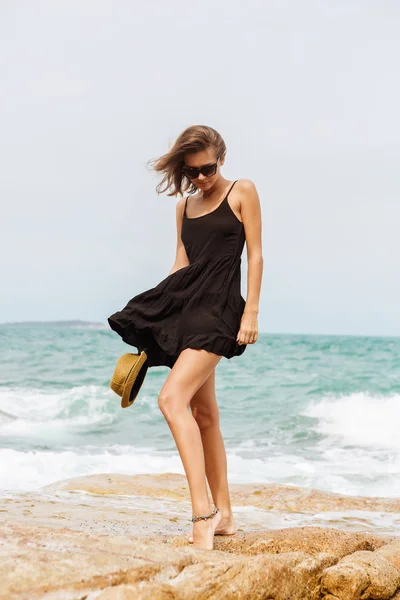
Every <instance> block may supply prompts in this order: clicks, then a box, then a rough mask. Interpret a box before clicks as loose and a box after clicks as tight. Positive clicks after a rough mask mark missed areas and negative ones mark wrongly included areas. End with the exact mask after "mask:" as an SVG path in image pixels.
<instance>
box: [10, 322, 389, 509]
mask: <svg viewBox="0 0 400 600" xmlns="http://www.w3.org/2000/svg"><path fill="white" fill-rule="evenodd" d="M125 352H136V348H134V347H132V346H128V345H126V344H125V343H124V342H122V340H121V339H120V337H119V336H118V335H117V334H116V333H115V332H113V331H111V330H110V329H109V328H108V326H107V325H106V324H90V323H89V324H87V323H86V324H80V323H76V324H73V325H71V324H69V325H66V324H62V323H61V324H60V323H55V324H49V323H42V324H35V323H30V324H5V325H1V326H0V495H1V494H3V495H5V494H8V493H10V492H21V491H28V490H39V489H40V488H41V487H42V486H45V485H47V484H51V483H54V482H57V481H62V480H65V479H68V478H72V477H77V476H82V475H90V474H94V473H121V474H138V473H166V472H169V473H181V474H184V470H183V467H182V463H181V460H180V457H179V454H178V451H177V448H176V446H175V442H174V439H173V437H172V434H171V431H170V429H169V427H168V424H167V422H166V420H165V418H164V416H163V414H162V413H161V411H160V409H159V407H158V394H159V391H160V389H161V387H162V385H163V383H164V381H165V379H166V378H167V376H168V374H169V373H170V369H169V368H168V367H153V368H150V369H149V370H148V372H147V375H146V379H145V381H144V383H143V386H142V388H141V390H140V393H139V395H138V397H137V399H136V400H135V402H134V403H133V404H132V405H131V406H130V407H129V408H126V409H123V408H121V405H120V398H119V396H117V395H116V394H115V393H114V392H113V391H112V390H111V389H110V387H109V382H110V378H111V376H112V373H113V370H114V367H115V362H116V360H117V358H118V357H119V356H120V355H121V354H123V353H125ZM216 392H217V401H218V405H219V409H220V419H221V430H222V434H223V437H224V440H225V447H226V452H227V459H228V479H229V481H230V482H231V483H279V484H289V485H296V486H301V487H306V488H313V489H318V490H323V491H328V492H337V493H340V494H347V495H361V496H381V497H399V496H400V426H399V423H400V338H398V337H396V338H389V337H364V336H362V337H356V336H339V335H335V336H332V335H300V334H292V335H288V334H285V335H283V334H282V335H280V334H269V333H260V334H259V339H258V341H257V343H255V344H252V345H248V346H247V348H246V351H245V352H244V353H243V354H242V355H241V356H238V357H233V358H231V359H226V358H222V359H221V361H220V362H219V363H218V365H217V368H216Z"/></svg>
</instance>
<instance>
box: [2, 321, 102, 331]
mask: <svg viewBox="0 0 400 600" xmlns="http://www.w3.org/2000/svg"><path fill="white" fill-rule="evenodd" d="M5 325H13V326H26V325H29V326H31V327H42V326H43V325H49V326H54V327H85V328H95V329H99V328H100V329H101V328H104V329H106V328H107V324H106V323H99V322H96V321H80V320H78V319H77V320H70V321H68V320H67V321H8V322H6V323H0V326H5Z"/></svg>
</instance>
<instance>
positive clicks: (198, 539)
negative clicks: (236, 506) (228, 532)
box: [192, 511, 221, 550]
mask: <svg viewBox="0 0 400 600" xmlns="http://www.w3.org/2000/svg"><path fill="white" fill-rule="evenodd" d="M220 521H221V512H220V511H218V512H217V513H215V515H214V516H213V517H211V518H210V519H207V520H201V521H195V522H194V523H193V541H192V543H193V546H194V547H195V548H202V549H203V550H212V549H213V547H214V533H215V530H216V528H217V527H218V525H219V523H220Z"/></svg>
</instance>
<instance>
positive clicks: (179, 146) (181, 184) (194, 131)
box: [148, 125, 226, 196]
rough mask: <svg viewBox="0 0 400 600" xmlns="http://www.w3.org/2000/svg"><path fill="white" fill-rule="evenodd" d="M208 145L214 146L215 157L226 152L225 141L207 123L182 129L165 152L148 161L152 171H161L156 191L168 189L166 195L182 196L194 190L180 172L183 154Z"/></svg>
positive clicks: (219, 156)
mask: <svg viewBox="0 0 400 600" xmlns="http://www.w3.org/2000/svg"><path fill="white" fill-rule="evenodd" d="M209 147H212V148H214V150H215V152H216V158H217V159H219V158H222V156H223V155H224V154H225V153H226V146H225V142H224V140H223V139H222V137H221V135H220V134H219V133H218V131H216V130H215V129H213V128H212V127H208V126H207V125H192V126H191V127H187V129H185V130H184V131H182V133H181V134H180V135H179V137H178V138H177V139H176V141H175V143H174V144H173V146H172V148H170V150H169V151H168V152H167V153H166V154H163V155H162V156H160V157H159V158H156V159H154V160H150V161H148V165H149V166H150V167H151V168H152V169H153V170H154V171H157V172H158V173H163V178H162V179H161V181H160V183H159V184H158V185H157V187H156V191H157V193H158V194H161V193H163V192H165V191H166V190H168V189H169V190H170V192H169V193H168V194H167V196H177V195H178V194H180V195H181V196H183V195H184V194H185V192H187V191H188V192H189V193H192V192H195V191H196V190H197V187H196V186H195V184H194V183H192V181H190V179H188V178H187V177H186V176H185V175H184V174H183V173H182V167H183V164H184V154H185V153H186V152H199V151H201V150H206V149H207V148H209Z"/></svg>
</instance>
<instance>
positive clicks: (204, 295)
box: [108, 125, 263, 549]
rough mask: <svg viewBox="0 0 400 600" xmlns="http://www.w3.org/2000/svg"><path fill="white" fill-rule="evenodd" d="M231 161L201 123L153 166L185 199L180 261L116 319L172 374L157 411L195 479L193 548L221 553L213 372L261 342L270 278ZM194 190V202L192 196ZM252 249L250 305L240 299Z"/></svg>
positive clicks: (246, 191)
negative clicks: (265, 282) (261, 313)
mask: <svg viewBox="0 0 400 600" xmlns="http://www.w3.org/2000/svg"><path fill="white" fill-rule="evenodd" d="M225 155H226V146H225V143H224V141H223V139H222V137H221V135H220V134H219V133H218V132H217V131H215V129H213V128H211V127H206V126H203V125H201V126H200V125H196V126H192V127H188V128H187V129H185V131H183V132H182V133H181V134H180V136H179V137H178V138H177V140H176V142H175V144H174V145H173V147H172V148H171V149H170V150H169V152H167V153H166V154H165V155H163V156H161V157H160V158H158V159H156V160H154V161H152V162H151V166H152V167H153V168H154V169H155V170H156V171H157V172H160V173H162V174H163V179H162V180H161V182H160V183H159V184H158V186H157V192H158V193H161V192H164V191H166V190H170V192H169V194H168V195H169V196H176V195H180V196H182V198H180V199H179V200H178V202H177V204H176V224H177V247H176V258H175V263H174V266H173V267H172V269H171V271H170V273H169V275H168V276H167V277H166V278H165V279H164V280H163V281H161V282H160V283H159V284H158V285H157V286H156V287H154V288H152V289H150V290H146V291H144V292H142V293H141V294H139V295H137V296H135V297H134V298H132V300H130V301H129V302H128V304H127V305H126V306H125V308H124V309H122V310H121V311H119V312H117V313H115V314H114V315H112V316H111V317H109V319H108V321H109V324H110V327H111V328H112V329H114V330H115V331H116V332H117V333H118V334H119V335H121V337H122V339H123V340H124V341H125V342H126V343H128V344H131V345H133V346H136V347H137V348H138V350H139V352H141V350H142V349H145V350H146V353H147V356H148V359H147V360H148V366H159V365H165V366H168V367H170V368H171V372H170V374H169V375H168V377H167V379H166V381H165V383H164V385H163V387H162V389H161V391H160V394H159V398H158V404H159V407H160V409H161V411H162V413H163V415H164V417H165V419H166V421H167V423H168V425H169V427H170V430H171V432H172V435H173V437H174V440H175V442H176V445H177V448H178V452H179V454H180V457H181V460H182V464H183V467H184V470H185V473H186V476H187V479H188V484H189V489H190V494H191V501H192V512H193V516H192V522H193V530H192V536H190V537H188V540H189V541H192V542H193V544H194V546H196V547H198V548H205V549H212V548H213V538H214V534H219V535H232V534H234V533H235V532H236V526H235V522H234V519H233V515H232V508H231V502H230V497H229V489H228V481H227V461H226V453H225V447H224V442H223V438H222V435H221V431H220V427H219V410H218V406H217V402H216V397H215V367H216V365H217V364H218V362H219V361H220V359H221V358H222V357H223V356H225V357H226V358H232V357H233V356H239V355H240V354H242V353H243V352H244V351H245V349H246V345H247V344H254V343H255V342H256V341H257V338H258V322H257V320H258V304H259V295H260V289H261V279H262V270H263V258H262V250H261V209H260V202H259V198H258V194H257V191H256V188H255V185H254V184H253V183H252V182H251V181H250V180H248V179H239V180H237V181H234V182H232V181H229V180H227V179H225V178H224V177H223V175H222V174H221V167H222V165H223V164H224V162H225ZM186 191H189V192H190V193H191V194H190V195H189V197H186V198H185V197H184V192H186ZM193 192H195V193H194V194H193ZM245 241H246V245H247V256H248V277H247V299H246V301H245V300H244V299H243V297H242V296H241V291H240V279H241V274H240V266H241V254H242V250H243V247H244V242H245ZM189 407H190V409H191V410H189ZM206 477H207V480H208V484H209V486H210V490H211V494H212V498H213V502H214V507H213V508H212V507H211V504H210V500H209V497H208V492H207V484H206Z"/></svg>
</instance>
